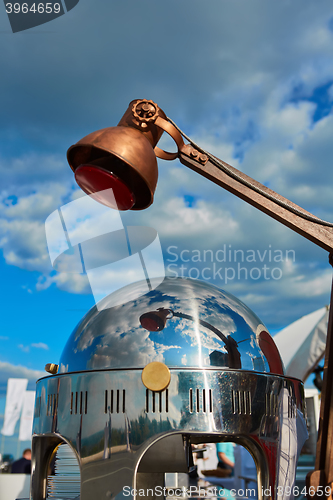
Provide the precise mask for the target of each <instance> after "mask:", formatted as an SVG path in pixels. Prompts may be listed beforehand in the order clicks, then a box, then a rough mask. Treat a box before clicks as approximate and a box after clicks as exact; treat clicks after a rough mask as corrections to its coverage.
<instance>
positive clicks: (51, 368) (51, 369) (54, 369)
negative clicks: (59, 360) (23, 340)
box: [45, 363, 59, 375]
mask: <svg viewBox="0 0 333 500" xmlns="http://www.w3.org/2000/svg"><path fill="white" fill-rule="evenodd" d="M58 369H59V365H56V364H55V363H47V364H46V365H45V371H46V372H48V373H52V375H55V374H56V373H58Z"/></svg>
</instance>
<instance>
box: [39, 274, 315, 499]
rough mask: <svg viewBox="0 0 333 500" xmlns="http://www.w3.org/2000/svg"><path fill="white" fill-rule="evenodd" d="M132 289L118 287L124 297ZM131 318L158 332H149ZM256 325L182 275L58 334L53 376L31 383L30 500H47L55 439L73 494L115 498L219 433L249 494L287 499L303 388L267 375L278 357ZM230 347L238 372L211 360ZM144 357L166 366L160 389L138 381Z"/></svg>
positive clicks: (242, 309) (170, 468) (182, 463)
mask: <svg viewBox="0 0 333 500" xmlns="http://www.w3.org/2000/svg"><path fill="white" fill-rule="evenodd" d="M138 286H140V284H137V285H133V286H132V287H131V288H129V289H127V291H126V293H127V296H128V298H130V292H131V289H132V290H135V291H137V287H138ZM105 305H107V301H106V302H105ZM158 309H159V311H158ZM166 309H167V310H168V311H169V312H168V313H167V312H166V311H165V310H166ZM149 311H154V314H153V315H151V316H149V315H148V316H147V314H146V313H148V312H149ZM156 311H158V312H157V313H156ZM170 311H173V313H174V315H172V314H171V312H170ZM143 314H145V316H144V319H145V321H143V320H142V318H141V317H142V315H143ZM176 314H181V315H182V316H183V317H177V316H176ZM147 317H148V320H149V321H148V322H147ZM156 317H157V318H160V319H161V318H162V320H163V321H162V320H161V321H160V323H156V322H155V323H154V321H155V319H156ZM140 318H141V322H142V323H143V324H144V325H145V327H148V326H149V327H150V328H158V329H160V331H155V332H150V331H148V330H147V329H146V328H144V327H143V326H141V323H140ZM152 318H153V320H152ZM154 318H155V319H154ZM204 325H206V326H204ZM207 325H210V326H209V327H208V326H207ZM260 325H261V322H260V320H259V319H258V318H257V317H256V316H255V315H254V314H253V313H252V312H251V311H250V310H249V309H248V308H247V307H246V306H245V305H244V304H242V303H241V302H240V301H238V300H237V299H235V298H234V297H232V296H231V295H229V294H227V293H225V292H222V291H219V290H217V289H216V288H215V287H211V286H209V285H206V284H204V283H199V282H193V281H191V280H166V281H165V282H163V283H162V285H161V286H160V287H159V288H158V289H156V290H154V291H153V292H150V293H149V294H147V295H145V296H142V297H141V298H140V299H137V300H134V301H132V302H128V303H127V304H125V305H123V306H119V307H114V308H113V309H105V310H103V311H97V310H96V309H95V308H94V309H93V310H91V311H90V312H89V313H88V314H87V315H86V316H85V318H84V319H83V320H82V322H81V323H80V325H79V326H78V327H77V329H76V330H75V331H74V332H73V334H72V336H71V337H70V339H69V341H68V344H67V346H66V348H65V350H64V353H63V355H62V358H61V366H62V373H58V374H57V375H54V376H49V377H45V378H43V379H40V380H39V381H38V383H37V393H36V408H35V419H34V426H33V433H34V434H33V444H32V448H33V459H32V490H31V498H32V500H44V499H45V498H46V491H47V489H46V484H47V480H46V478H47V474H48V467H49V463H50V460H51V458H52V456H53V454H54V452H55V450H56V448H57V446H58V445H59V444H61V443H67V444H68V445H69V446H70V447H71V449H72V450H73V452H74V453H75V456H76V457H77V460H78V463H79V466H80V476H81V496H80V498H81V500H91V498H93V499H96V500H102V499H108V498H112V499H114V498H117V499H120V498H123V496H124V488H125V487H127V488H129V489H132V488H134V489H138V488H139V487H142V488H144V489H147V488H155V487H156V486H157V485H160V486H161V487H162V486H163V481H164V474H165V473H166V472H186V471H187V470H188V466H189V465H190V458H191V457H190V455H191V453H190V450H191V444H197V443H207V442H220V441H223V440H231V441H234V442H235V443H238V444H241V445H243V446H244V447H246V448H247V449H248V450H249V451H250V453H251V454H252V456H253V457H254V460H255V462H256V466H257V471H258V492H259V500H261V499H270V498H273V499H280V498H282V497H283V498H292V490H291V494H290V495H287V496H286V495H282V496H281V491H289V490H290V488H289V490H288V488H287V487H290V486H292V485H293V482H294V479H295V470H296V462H297V458H298V454H299V452H300V449H301V447H302V445H303V443H304V440H305V439H306V436H307V430H306V424H305V407H304V401H305V400H304V393H303V385H302V383H301V382H300V381H298V380H296V379H291V378H286V377H284V376H283V375H279V374H276V373H270V366H273V367H275V368H278V369H279V366H280V365H279V362H278V361H279V360H276V359H275V361H276V363H275V364H274V355H276V352H277V351H276V348H275V345H274V342H273V341H272V339H271V338H270V337H269V335H268V334H267V331H266V330H265V329H264V327H263V326H260ZM258 332H259V333H258ZM262 332H264V335H263V336H260V335H261V333H262ZM229 337H230V338H232V339H233V340H232V341H228V342H226V339H227V338H229ZM270 339H271V340H270ZM230 345H231V346H233V348H235V349H236V347H237V349H239V355H240V360H241V368H240V369H230V368H228V367H227V366H221V365H217V366H215V364H214V363H216V364H218V363H225V364H227V362H228V359H229V358H228V355H229V354H230V352H228V349H229V351H230ZM235 346H236V347H235ZM267 346H268V348H267ZM264 351H265V353H266V354H267V356H268V358H269V359H267V358H266V354H265V353H264ZM213 353H215V354H213ZM127 357H128V358H129V359H130V361H129V360H128V359H127ZM232 359H234V358H232ZM258 359H259V361H255V363H254V360H258ZM153 360H159V361H163V363H165V364H166V365H167V366H168V367H169V370H170V374H171V380H170V384H169V385H168V387H167V388H166V389H165V390H163V391H161V392H153V391H151V390H149V389H147V388H146V387H145V386H144V384H143V382H142V380H141V374H142V369H143V367H144V366H145V365H146V364H147V363H149V362H151V361H153ZM130 362H131V363H132V366H131V367H129V366H128V364H129V363H130ZM177 363H178V366H177ZM259 363H260V365H259ZM258 366H260V367H261V368H262V370H261V373H260V372H259V371H255V368H256V367H258ZM94 368H95V369H94ZM73 372H74V373H73ZM279 487H280V489H278V488H279ZM127 491H128V490H127ZM141 496H142V495H139V494H137V495H136V494H135V492H133V495H130V496H129V498H137V499H138V498H139V497H141ZM63 498H65V496H64V497H63ZM147 498H154V495H153V496H152V495H151V494H150V496H149V495H148V494H147ZM156 498H157V495H156ZM162 498H163V497H162Z"/></svg>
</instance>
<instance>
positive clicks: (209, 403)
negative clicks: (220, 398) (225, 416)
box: [189, 389, 213, 413]
mask: <svg viewBox="0 0 333 500" xmlns="http://www.w3.org/2000/svg"><path fill="white" fill-rule="evenodd" d="M189 410H190V413H193V412H195V413H212V412H213V397H212V390H211V389H208V390H207V389H202V390H200V389H195V390H193V389H190V390H189Z"/></svg>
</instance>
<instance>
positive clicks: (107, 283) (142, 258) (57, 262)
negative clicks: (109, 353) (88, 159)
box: [45, 189, 164, 310]
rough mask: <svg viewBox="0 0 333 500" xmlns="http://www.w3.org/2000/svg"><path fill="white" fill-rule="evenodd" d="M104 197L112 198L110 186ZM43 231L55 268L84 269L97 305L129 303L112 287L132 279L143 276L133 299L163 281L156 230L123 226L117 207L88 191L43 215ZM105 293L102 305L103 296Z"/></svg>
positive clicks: (79, 270) (75, 270)
mask: <svg viewBox="0 0 333 500" xmlns="http://www.w3.org/2000/svg"><path fill="white" fill-rule="evenodd" d="M107 196H108V197H109V198H112V197H113V192H112V190H111V189H109V190H107ZM113 198H114V197H113ZM114 203H116V202H114ZM45 231H46V239H47V245H48V250H49V255H50V259H51V263H52V265H53V267H54V268H55V269H56V270H57V271H59V272H65V273H70V272H74V273H86V274H87V277H88V280H89V283H90V286H91V289H92V293H93V295H94V299H95V302H96V304H97V309H98V310H101V309H104V308H106V307H113V306H116V305H119V304H123V303H124V302H127V300H128V298H127V297H126V296H125V295H119V294H114V292H116V291H117V290H119V289H121V288H123V287H125V286H127V285H130V284H131V283H134V282H136V281H139V280H144V281H145V285H143V286H141V289H140V291H138V293H139V295H136V296H135V297H134V296H132V297H131V299H133V298H138V297H140V295H142V294H145V293H147V292H149V291H150V290H152V289H154V288H156V286H158V285H159V284H160V283H161V281H163V278H164V262H163V254H162V249H161V244H160V241H159V237H158V234H157V232H156V231H155V230H154V229H152V228H149V227H141V226H128V227H124V226H123V223H122V220H121V217H120V214H119V211H117V210H112V209H110V208H108V207H106V206H104V205H101V204H100V203H97V202H96V201H95V200H94V199H93V198H92V197H91V196H84V197H82V198H79V199H77V200H74V201H72V202H70V203H68V204H67V205H64V206H63V207H61V208H60V209H59V210H56V211H54V212H53V213H52V214H51V215H50V216H49V217H48V218H47V219H46V222H45ZM111 294H113V295H111ZM109 295H111V296H110V297H109V298H108V301H107V305H106V302H105V301H103V299H104V298H105V297H107V296H109Z"/></svg>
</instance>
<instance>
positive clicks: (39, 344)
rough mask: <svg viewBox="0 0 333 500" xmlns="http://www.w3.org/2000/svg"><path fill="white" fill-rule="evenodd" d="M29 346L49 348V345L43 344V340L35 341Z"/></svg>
mask: <svg viewBox="0 0 333 500" xmlns="http://www.w3.org/2000/svg"><path fill="white" fill-rule="evenodd" d="M31 347H35V348H36V349H44V350H45V351H48V350H49V346H48V345H47V344H44V342H37V343H36V344H31Z"/></svg>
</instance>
